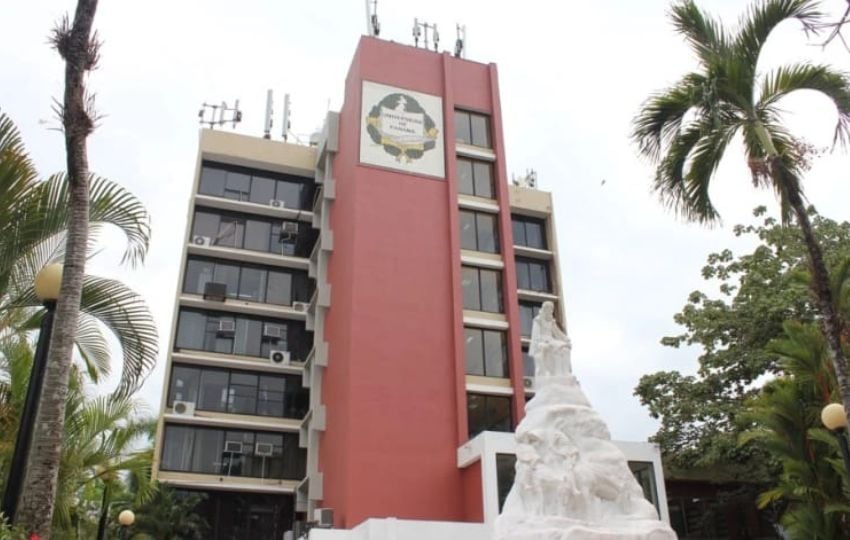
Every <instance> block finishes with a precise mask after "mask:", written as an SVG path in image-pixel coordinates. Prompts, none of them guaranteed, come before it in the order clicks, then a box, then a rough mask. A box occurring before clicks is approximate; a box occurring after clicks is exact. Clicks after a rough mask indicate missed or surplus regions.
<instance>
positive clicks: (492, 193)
mask: <svg viewBox="0 0 850 540" xmlns="http://www.w3.org/2000/svg"><path fill="white" fill-rule="evenodd" d="M461 163H469V180H470V184H471V185H470V186H469V189H468V190H467V189H466V186H465V183H464V182H462V181H461V179H462V176H461ZM481 167H484V168H486V170H487V171H488V173H487V179H486V181H487V184H486V185H487V188H486V190H484V191H485V193H480V191H481V190H479V180H481V182H482V183H483V182H484V180H483V179H479V177H478V173H477V172H476V171H477V170H479V169H480V168H481ZM494 172H495V169H494V167H493V163H492V162H490V161H484V160H481V159H472V158H468V157H465V156H464V157H461V156H458V158H457V190H458V193H460V194H461V195H471V196H473V197H481V198H484V199H495V198H496V183H495V181H494Z"/></svg>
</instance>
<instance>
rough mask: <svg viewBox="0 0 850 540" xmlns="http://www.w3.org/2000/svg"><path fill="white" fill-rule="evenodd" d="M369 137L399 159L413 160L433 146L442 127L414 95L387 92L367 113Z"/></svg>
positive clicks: (403, 160)
mask: <svg viewBox="0 0 850 540" xmlns="http://www.w3.org/2000/svg"><path fill="white" fill-rule="evenodd" d="M366 131H367V132H368V133H369V138H371V139H372V141H373V142H375V143H376V144H380V145H381V146H382V147H383V148H384V151H385V152H386V153H387V154H390V155H391V156H393V157H394V158H395V160H396V161H397V162H404V163H411V162H414V161H416V160H418V159H420V158H421V157H422V156H424V155H425V153H426V152H428V151H429V150H433V149H434V147H435V146H436V144H437V135H438V133H439V130H438V129H437V124H436V123H435V122H434V120H433V119H432V118H431V117H430V116H428V113H426V112H425V109H424V108H422V106H421V105H420V104H419V102H418V101H417V100H416V99H415V98H413V97H412V96H410V95H408V94H404V93H392V94H388V95H386V96H385V97H384V98H383V99H381V101H379V102H378V104H377V105H375V106H373V107H372V109H371V110H370V111H369V114H368V115H367V116H366Z"/></svg>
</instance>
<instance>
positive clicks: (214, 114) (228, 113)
mask: <svg viewBox="0 0 850 540" xmlns="http://www.w3.org/2000/svg"><path fill="white" fill-rule="evenodd" d="M198 120H199V121H200V124H201V125H202V126H203V125H206V126H207V127H209V128H210V129H215V126H223V125H224V124H226V123H228V122H232V123H233V126H232V127H234V128H235V127H236V124H238V123H239V122H241V121H242V111H240V110H239V100H238V99H237V100H236V103H235V104H234V105H233V107H228V106H227V102H226V101H222V102H221V104H220V105H218V104H215V103H207V102H204V103H202V104H201V110H199V111H198Z"/></svg>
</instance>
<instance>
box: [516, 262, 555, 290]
mask: <svg viewBox="0 0 850 540" xmlns="http://www.w3.org/2000/svg"><path fill="white" fill-rule="evenodd" d="M514 265H515V268H516V279H517V289H522V290H525V291H534V292H543V293H551V292H552V276H551V274H550V272H549V261H545V260H542V259H533V258H530V257H516V258H515V259H514ZM532 266H535V267H538V268H539V269H542V274H543V280H544V281H545V283H544V284H543V288H539V287H535V286H534V281H535V280H534V275H533V274H532ZM523 276H525V281H526V283H523ZM523 285H528V286H527V287H523Z"/></svg>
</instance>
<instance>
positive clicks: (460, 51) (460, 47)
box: [455, 24, 466, 58]
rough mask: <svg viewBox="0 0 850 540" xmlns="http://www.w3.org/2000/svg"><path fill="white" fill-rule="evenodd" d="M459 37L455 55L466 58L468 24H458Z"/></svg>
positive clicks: (456, 42)
mask: <svg viewBox="0 0 850 540" xmlns="http://www.w3.org/2000/svg"><path fill="white" fill-rule="evenodd" d="M455 26H456V30H457V39H456V40H455V56H456V57H458V58H466V25H463V26H461V25H459V24H456V25H455Z"/></svg>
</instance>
